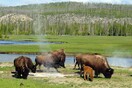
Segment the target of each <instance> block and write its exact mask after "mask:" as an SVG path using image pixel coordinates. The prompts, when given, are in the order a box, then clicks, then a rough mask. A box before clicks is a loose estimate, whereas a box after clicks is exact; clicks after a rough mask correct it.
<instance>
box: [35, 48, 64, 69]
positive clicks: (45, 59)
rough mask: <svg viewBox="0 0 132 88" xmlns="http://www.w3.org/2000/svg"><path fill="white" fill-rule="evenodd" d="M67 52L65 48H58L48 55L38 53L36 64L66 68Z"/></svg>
mask: <svg viewBox="0 0 132 88" xmlns="http://www.w3.org/2000/svg"><path fill="white" fill-rule="evenodd" d="M65 57H66V55H65V53H64V50H63V49H61V50H57V51H53V52H51V53H49V54H47V55H38V56H36V58H35V62H36V66H37V65H39V69H40V66H41V65H42V64H43V65H44V66H45V67H48V68H49V67H54V68H55V69H56V70H57V68H58V67H60V66H61V67H64V68H65V64H64V63H65Z"/></svg>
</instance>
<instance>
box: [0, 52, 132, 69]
mask: <svg viewBox="0 0 132 88" xmlns="http://www.w3.org/2000/svg"><path fill="white" fill-rule="evenodd" d="M21 55H23V56H27V57H30V58H31V59H32V61H35V57H36V55H35V54H0V62H13V60H14V59H15V58H17V57H19V56H21ZM107 60H108V63H109V64H110V66H120V67H132V58H120V57H108V58H107ZM65 64H69V65H74V57H73V56H66V62H65Z"/></svg>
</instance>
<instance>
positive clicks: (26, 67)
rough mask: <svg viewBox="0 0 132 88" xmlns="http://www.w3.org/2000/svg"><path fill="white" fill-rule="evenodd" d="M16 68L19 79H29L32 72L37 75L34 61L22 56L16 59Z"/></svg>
mask: <svg viewBox="0 0 132 88" xmlns="http://www.w3.org/2000/svg"><path fill="white" fill-rule="evenodd" d="M14 66H15V70H16V76H17V77H18V78H21V77H22V78H24V79H27V76H28V74H29V72H30V70H31V71H32V72H33V73H35V72H36V66H35V65H33V63H32V60H31V59H30V58H29V57H25V56H20V57H18V58H16V59H14Z"/></svg>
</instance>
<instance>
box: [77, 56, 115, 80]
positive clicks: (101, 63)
mask: <svg viewBox="0 0 132 88" xmlns="http://www.w3.org/2000/svg"><path fill="white" fill-rule="evenodd" d="M80 57H81V59H80V62H78V63H80V64H81V69H80V71H82V69H83V64H85V65H86V66H90V67H92V68H93V70H94V71H95V77H98V75H99V74H100V73H103V75H104V76H105V78H111V76H112V74H113V73H114V69H112V68H110V66H109V64H108V62H107V59H106V57H104V56H102V55H98V54H97V55H96V54H82V55H80ZM80 75H81V74H80Z"/></svg>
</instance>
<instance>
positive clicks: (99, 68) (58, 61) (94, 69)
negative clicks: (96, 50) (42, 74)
mask: <svg viewBox="0 0 132 88" xmlns="http://www.w3.org/2000/svg"><path fill="white" fill-rule="evenodd" d="M65 58H66V54H65V52H64V49H60V50H56V51H52V52H50V53H48V54H45V55H38V56H36V58H35V64H34V63H33V62H32V60H31V59H30V58H29V57H26V56H20V57H18V58H15V59H14V66H15V76H16V77H17V78H23V79H27V77H28V74H29V72H30V71H32V72H33V73H35V72H36V68H37V66H39V70H40V69H41V68H40V66H41V65H43V66H44V67H46V68H47V69H49V68H51V67H53V68H55V69H56V70H57V68H60V67H63V68H65ZM74 61H75V66H74V68H73V69H76V65H78V68H79V69H80V76H81V77H84V80H87V79H89V80H90V81H93V78H94V76H95V77H98V75H99V74H100V73H102V74H103V75H104V77H105V78H111V76H112V74H113V73H114V69H112V68H111V67H110V66H109V64H108V62H107V59H106V57H104V56H102V55H100V54H77V55H75V59H74ZM57 71H58V70H57ZM58 72H59V71H58Z"/></svg>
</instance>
